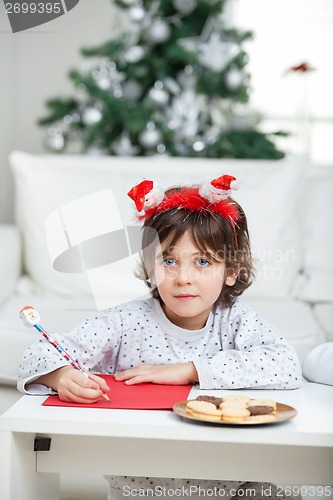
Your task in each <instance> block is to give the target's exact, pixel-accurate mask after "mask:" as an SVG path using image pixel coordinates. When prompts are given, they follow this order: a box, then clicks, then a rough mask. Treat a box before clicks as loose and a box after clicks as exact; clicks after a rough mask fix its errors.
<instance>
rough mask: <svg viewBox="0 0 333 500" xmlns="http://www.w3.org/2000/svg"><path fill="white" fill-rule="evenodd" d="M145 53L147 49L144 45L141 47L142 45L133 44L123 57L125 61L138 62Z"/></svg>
mask: <svg viewBox="0 0 333 500" xmlns="http://www.w3.org/2000/svg"><path fill="white" fill-rule="evenodd" d="M144 55H145V50H144V48H143V47H141V46H140V45H132V47H129V48H128V49H127V50H126V52H125V53H124V54H123V58H124V60H125V62H128V63H137V62H139V61H141V59H142V58H143V57H144Z"/></svg>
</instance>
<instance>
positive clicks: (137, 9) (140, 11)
mask: <svg viewBox="0 0 333 500" xmlns="http://www.w3.org/2000/svg"><path fill="white" fill-rule="evenodd" d="M145 14H146V12H145V10H144V8H143V7H141V6H140V5H134V6H133V7H131V8H130V9H129V11H128V15H129V18H130V20H131V21H133V22H134V23H141V21H143V19H144V18H145Z"/></svg>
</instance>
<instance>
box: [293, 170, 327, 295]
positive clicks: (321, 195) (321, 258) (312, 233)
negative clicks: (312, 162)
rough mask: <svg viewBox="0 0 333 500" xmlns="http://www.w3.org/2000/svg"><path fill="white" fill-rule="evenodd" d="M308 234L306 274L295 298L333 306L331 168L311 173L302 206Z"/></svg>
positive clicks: (301, 213)
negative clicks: (329, 303)
mask: <svg viewBox="0 0 333 500" xmlns="http://www.w3.org/2000/svg"><path fill="white" fill-rule="evenodd" d="M300 208H301V211H300V216H301V219H302V226H303V233H304V237H303V239H304V272H303V274H302V275H301V276H299V279H298V280H297V281H296V285H295V296H296V297H298V298H300V299H302V300H306V301H309V302H313V303H317V302H325V301H326V302H328V301H330V302H333V259H332V255H333V232H332V230H331V227H332V213H333V175H332V169H331V168H328V167H322V168H319V167H316V168H313V169H311V170H309V172H308V175H307V177H306V179H305V182H304V196H303V203H302V204H301V206H300Z"/></svg>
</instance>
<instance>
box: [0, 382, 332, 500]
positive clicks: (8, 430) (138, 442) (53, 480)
mask: <svg viewBox="0 0 333 500" xmlns="http://www.w3.org/2000/svg"><path fill="white" fill-rule="evenodd" d="M199 392H200V391H198V389H193V390H192V393H191V397H196V396H197V394H198V393H199ZM226 392H227V391H214V394H215V395H223V394H226ZM238 392H239V393H241V394H247V395H249V396H251V397H255V398H261V397H263V398H272V399H275V400H276V401H279V402H281V403H285V404H289V405H291V406H293V407H295V408H296V409H297V410H298V412H299V413H298V415H297V416H296V417H295V418H294V419H292V420H290V421H287V422H283V423H281V424H276V425H266V426H251V427H246V428H245V427H235V426H234V427H227V426H222V425H214V424H201V423H196V422H192V421H189V420H185V419H182V418H181V417H179V416H177V415H175V414H174V413H172V412H170V411H133V410H109V409H105V410H104V409H91V408H84V409H82V408H60V407H43V406H41V402H42V401H43V400H44V398H43V397H40V396H23V397H22V398H21V399H20V400H19V401H18V402H17V403H16V404H14V405H13V406H12V407H11V408H10V409H9V410H8V411H7V412H6V413H4V414H3V415H2V416H1V418H0V431H1V432H0V440H1V441H0V454H1V456H0V459H1V467H0V471H1V472H0V498H1V500H18V499H24V500H30V499H31V500H45V498H47V499H48V500H56V499H58V498H59V474H61V473H63V472H66V473H73V474H75V473H81V474H82V473H83V474H101V475H102V474H114V475H134V476H156V477H158V476H161V477H186V478H197V479H198V478H202V479H229V480H240V479H242V480H252V481H271V482H274V483H276V484H281V483H284V484H322V485H329V484H332V482H333V481H332V479H333V387H329V386H324V385H319V384H308V383H304V385H303V387H302V388H301V389H298V390H294V391H245V390H244V391H243V390H242V391H238ZM207 393H210V394H211V393H212V391H207ZM229 393H230V392H229ZM36 437H37V438H39V437H48V438H51V445H50V450H49V451H34V443H35V439H36Z"/></svg>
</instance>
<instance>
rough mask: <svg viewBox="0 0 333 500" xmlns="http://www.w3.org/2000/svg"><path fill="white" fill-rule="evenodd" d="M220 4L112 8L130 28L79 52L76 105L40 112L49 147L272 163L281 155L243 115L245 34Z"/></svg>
mask: <svg viewBox="0 0 333 500" xmlns="http://www.w3.org/2000/svg"><path fill="white" fill-rule="evenodd" d="M225 1H226V0H115V3H116V4H117V6H118V7H119V8H121V9H122V10H124V11H125V12H126V14H127V15H128V17H129V20H130V21H131V24H132V29H130V30H129V32H128V33H123V34H122V35H121V36H120V37H119V38H116V39H111V40H110V41H108V42H106V43H104V44H103V45H102V46H99V47H95V48H85V49H82V51H81V52H82V55H83V56H84V58H85V61H86V62H87V63H88V64H84V65H83V66H82V68H81V70H80V71H79V70H72V71H71V73H70V78H71V80H72V81H73V84H74V86H75V91H76V95H77V96H76V97H71V98H68V99H64V98H55V99H51V100H49V101H48V102H47V103H46V104H47V106H48V108H49V115H48V116H47V117H45V118H43V119H41V120H40V121H39V123H40V125H42V126H47V127H48V129H47V138H46V145H47V146H48V147H49V148H51V149H53V150H54V151H62V150H64V149H65V148H66V145H67V144H68V143H70V142H71V141H73V140H76V141H80V143H82V145H83V151H85V152H87V151H88V152H89V151H90V152H91V151H94V152H101V153H104V154H112V155H124V156H125V155H127V156H129V155H131V156H135V155H141V156H143V155H153V154H163V153H164V154H167V155H170V156H189V157H191V156H197V157H209V158H223V157H226V158H272V159H277V158H281V157H282V156H283V153H281V151H279V150H278V149H277V148H276V146H275V144H274V142H273V141H272V138H271V137H270V136H269V135H268V134H265V133H263V132H261V131H260V130H259V129H258V123H259V117H258V114H257V113H254V112H253V111H251V110H250V109H249V107H248V100H249V74H248V72H247V71H246V65H247V62H248V56H247V54H246V52H245V51H244V49H243V43H244V41H246V40H248V39H249V38H250V37H251V33H250V32H248V31H247V32H241V31H240V30H236V29H234V28H233V27H230V25H229V24H228V23H227V22H226V18H225V15H224V7H225Z"/></svg>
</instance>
